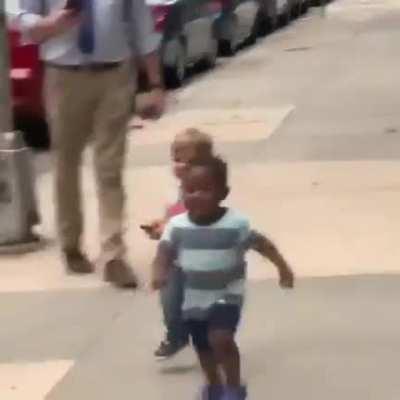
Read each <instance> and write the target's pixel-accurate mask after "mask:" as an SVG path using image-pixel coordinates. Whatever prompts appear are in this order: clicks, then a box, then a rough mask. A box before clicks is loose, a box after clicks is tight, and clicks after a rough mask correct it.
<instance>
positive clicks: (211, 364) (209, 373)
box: [197, 350, 222, 386]
mask: <svg viewBox="0 0 400 400" xmlns="http://www.w3.org/2000/svg"><path fill="white" fill-rule="evenodd" d="M197 355H198V357H199V361H200V365H201V369H202V370H203V373H204V376H205V378H206V381H207V384H208V385H210V386H216V385H221V384H222V382H221V376H220V373H219V368H218V363H217V360H216V358H215V356H214V353H213V352H212V350H203V351H200V350H198V351H197Z"/></svg>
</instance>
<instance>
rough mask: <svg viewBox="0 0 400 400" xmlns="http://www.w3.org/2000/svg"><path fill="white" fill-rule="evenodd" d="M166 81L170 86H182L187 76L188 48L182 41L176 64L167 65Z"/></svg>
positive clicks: (178, 48)
mask: <svg viewBox="0 0 400 400" xmlns="http://www.w3.org/2000/svg"><path fill="white" fill-rule="evenodd" d="M164 75H165V83H166V85H167V86H168V87H170V88H173V89H174V88H178V87H181V86H182V84H183V82H184V80H185V76H186V49H185V46H184V44H183V43H182V42H181V41H180V42H179V44H178V46H177V51H176V59H175V65H173V66H171V67H169V66H168V67H165V70H164Z"/></svg>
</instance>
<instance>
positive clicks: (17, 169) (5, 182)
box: [0, 0, 39, 254]
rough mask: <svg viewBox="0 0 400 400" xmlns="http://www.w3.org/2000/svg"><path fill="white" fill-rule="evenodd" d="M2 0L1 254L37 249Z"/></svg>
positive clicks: (30, 176) (30, 183)
mask: <svg viewBox="0 0 400 400" xmlns="http://www.w3.org/2000/svg"><path fill="white" fill-rule="evenodd" d="M8 43H9V42H8V29H7V13H6V9H5V0H0V254H1V253H4V252H7V253H13V252H16V253H19V252H21V251H27V250H31V249H34V248H36V245H37V243H38V238H37V236H35V235H34V233H33V227H34V225H36V224H37V223H38V222H39V216H38V213H37V206H36V198H35V192H34V175H33V173H32V170H33V168H32V165H31V154H30V151H29V150H28V148H27V147H26V145H25V143H24V140H23V138H22V135H21V133H19V132H14V131H13V115H12V104H11V100H12V99H11V88H10V57H9V44H8Z"/></svg>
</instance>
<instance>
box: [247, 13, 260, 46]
mask: <svg viewBox="0 0 400 400" xmlns="http://www.w3.org/2000/svg"><path fill="white" fill-rule="evenodd" d="M261 19H262V16H261V12H259V13H257V15H256V18H255V19H254V22H253V26H252V28H251V31H250V35H249V37H248V38H247V39H246V44H247V45H250V46H251V45H253V44H254V43H255V42H256V41H257V38H258V32H259V31H260V25H261Z"/></svg>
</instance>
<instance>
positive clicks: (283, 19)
mask: <svg viewBox="0 0 400 400" xmlns="http://www.w3.org/2000/svg"><path fill="white" fill-rule="evenodd" d="M290 20H291V12H290V7H287V9H286V10H285V12H284V13H283V14H281V15H280V16H279V25H280V26H286V25H288V24H289V23H290Z"/></svg>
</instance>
